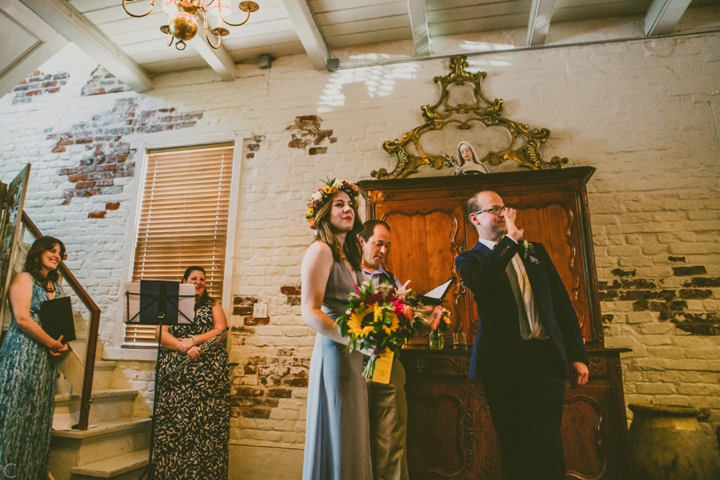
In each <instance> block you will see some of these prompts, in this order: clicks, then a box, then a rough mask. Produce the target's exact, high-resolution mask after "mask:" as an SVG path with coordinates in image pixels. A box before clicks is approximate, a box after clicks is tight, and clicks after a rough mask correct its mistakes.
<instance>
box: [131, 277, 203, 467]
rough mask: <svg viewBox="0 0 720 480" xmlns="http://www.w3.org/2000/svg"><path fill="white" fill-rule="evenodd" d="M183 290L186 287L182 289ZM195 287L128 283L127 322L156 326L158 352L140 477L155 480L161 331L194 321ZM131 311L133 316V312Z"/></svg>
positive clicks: (150, 281)
mask: <svg viewBox="0 0 720 480" xmlns="http://www.w3.org/2000/svg"><path fill="white" fill-rule="evenodd" d="M181 290H185V291H184V292H182V291H181ZM194 305H195V286H194V285H190V284H180V282H167V281H155V280H140V284H139V288H138V283H137V282H133V283H126V284H125V323H134V324H139V325H157V326H159V327H160V333H159V334H158V351H157V359H156V360H155V394H154V395H153V413H152V417H151V418H152V420H151V427H150V455H149V458H148V465H147V468H146V469H145V471H144V472H143V474H142V475H141V476H140V479H141V480H142V479H143V478H145V477H146V475H147V479H148V480H153V479H154V477H155V464H154V461H153V450H154V448H155V413H156V410H157V399H158V390H160V382H158V379H159V378H160V377H159V372H160V349H161V348H162V331H163V328H162V327H163V326H165V325H178V324H189V323H192V321H193V319H194V318H195V307H194ZM131 314H132V315H131Z"/></svg>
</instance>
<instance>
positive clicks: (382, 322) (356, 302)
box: [335, 281, 425, 378]
mask: <svg viewBox="0 0 720 480" xmlns="http://www.w3.org/2000/svg"><path fill="white" fill-rule="evenodd" d="M356 289H357V291H356V292H355V293H352V294H350V302H349V304H348V308H347V310H346V311H345V314H344V315H342V316H340V317H338V319H337V320H336V321H335V324H336V325H337V327H338V331H339V332H340V335H342V336H343V337H348V338H349V340H350V341H349V342H348V351H350V352H352V351H353V350H363V349H367V350H375V351H376V352H377V353H378V354H382V353H383V352H384V351H385V350H386V349H389V350H391V351H392V352H395V354H398V353H400V349H402V347H403V345H405V341H406V340H408V339H410V338H412V337H414V336H415V334H416V333H417V330H418V328H420V325H421V324H423V323H424V319H425V313H424V310H423V308H422V305H419V302H411V303H414V304H415V305H411V304H409V303H407V302H406V301H405V299H406V295H407V293H408V292H407V291H406V290H405V289H404V288H403V289H398V288H396V287H394V286H393V285H389V284H387V283H380V284H379V285H374V284H373V282H372V281H367V282H363V284H362V285H360V287H359V288H358V287H356ZM376 364H377V359H375V358H370V359H369V360H368V362H367V365H366V366H365V369H364V370H363V377H365V378H372V377H373V375H374V374H375V365H376Z"/></svg>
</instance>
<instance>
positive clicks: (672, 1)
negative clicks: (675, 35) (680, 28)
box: [645, 0, 691, 37]
mask: <svg viewBox="0 0 720 480" xmlns="http://www.w3.org/2000/svg"><path fill="white" fill-rule="evenodd" d="M690 1H691V0H654V1H653V2H652V4H650V7H649V8H648V11H647V14H645V35H647V36H648V37H649V36H651V35H665V34H667V33H670V32H672V31H673V28H675V25H677V23H678V22H679V21H680V18H682V16H683V14H685V10H687V8H688V6H689V5H690Z"/></svg>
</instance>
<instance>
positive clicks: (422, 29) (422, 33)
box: [407, 0, 430, 57]
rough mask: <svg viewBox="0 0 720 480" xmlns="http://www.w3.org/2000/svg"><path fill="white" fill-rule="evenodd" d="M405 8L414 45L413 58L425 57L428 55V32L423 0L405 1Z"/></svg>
mask: <svg viewBox="0 0 720 480" xmlns="http://www.w3.org/2000/svg"><path fill="white" fill-rule="evenodd" d="M407 6H408V14H409V15H410V26H411V27H412V34H413V43H414V44H415V56H416V57H427V56H428V55H430V30H429V29H428V21H427V11H426V10H425V0H407Z"/></svg>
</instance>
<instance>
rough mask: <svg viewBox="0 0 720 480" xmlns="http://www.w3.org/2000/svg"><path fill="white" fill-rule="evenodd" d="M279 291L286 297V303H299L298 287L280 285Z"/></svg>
mask: <svg viewBox="0 0 720 480" xmlns="http://www.w3.org/2000/svg"><path fill="white" fill-rule="evenodd" d="M280 292H281V293H282V294H283V295H285V296H286V297H287V300H286V301H287V304H288V305H300V293H301V292H300V288H298V287H293V286H285V287H280Z"/></svg>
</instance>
